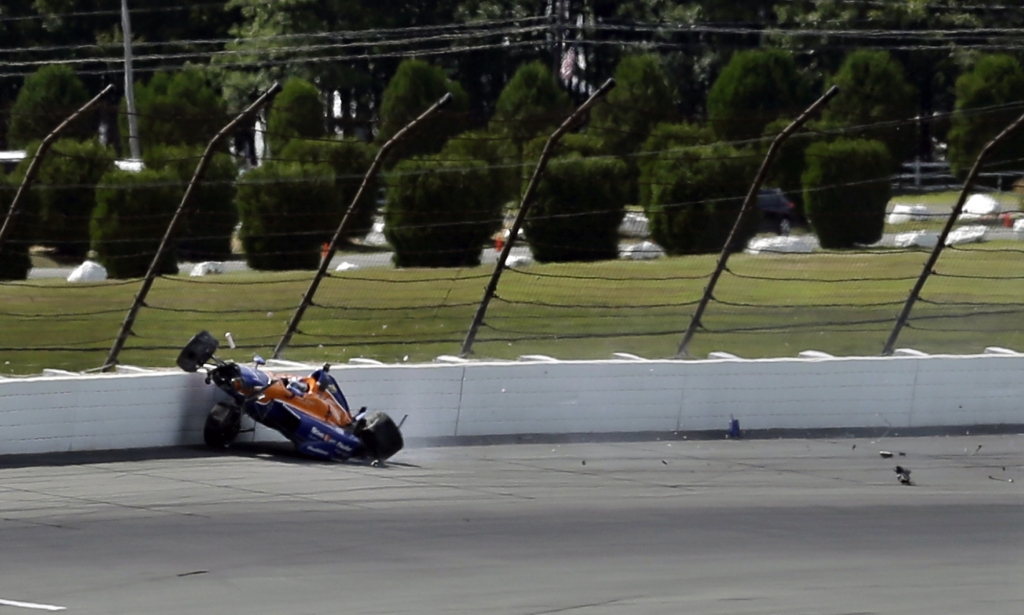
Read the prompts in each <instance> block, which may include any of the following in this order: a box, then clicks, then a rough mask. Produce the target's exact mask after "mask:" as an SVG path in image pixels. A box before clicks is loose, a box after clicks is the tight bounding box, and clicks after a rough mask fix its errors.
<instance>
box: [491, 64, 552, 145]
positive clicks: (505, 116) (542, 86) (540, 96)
mask: <svg viewBox="0 0 1024 615" xmlns="http://www.w3.org/2000/svg"><path fill="white" fill-rule="evenodd" d="M571 106H572V102H571V101H570V100H569V95H568V94H566V93H565V92H564V91H562V89H561V88H559V87H558V83H556V82H555V78H554V76H552V74H551V71H549V70H548V67H547V66H545V65H544V64H542V63H541V62H529V63H527V64H523V65H522V66H520V67H519V69H518V70H517V71H516V73H515V75H514V76H513V77H512V79H511V80H510V81H509V82H508V84H507V85H506V86H505V89H503V90H502V91H501V95H500V96H498V101H497V103H495V107H494V116H493V118H492V119H491V131H492V132H495V133H498V134H502V135H505V137H506V138H507V139H508V140H509V141H511V142H512V144H513V145H514V147H515V148H516V150H517V151H519V152H522V151H523V147H524V146H525V145H526V143H527V142H529V141H530V140H531V139H533V138H534V137H536V136H538V135H540V134H541V133H543V132H551V131H552V130H553V129H554V128H555V127H556V126H558V125H559V124H560V123H561V122H562V121H563V120H564V119H565V116H566V115H567V114H568V113H569V110H570V108H571Z"/></svg>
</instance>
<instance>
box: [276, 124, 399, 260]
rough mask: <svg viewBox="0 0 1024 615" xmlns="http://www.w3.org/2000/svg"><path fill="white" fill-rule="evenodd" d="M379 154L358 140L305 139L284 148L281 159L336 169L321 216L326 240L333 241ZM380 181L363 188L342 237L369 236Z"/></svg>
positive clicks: (321, 225) (350, 238) (346, 238)
mask: <svg viewBox="0 0 1024 615" xmlns="http://www.w3.org/2000/svg"><path fill="white" fill-rule="evenodd" d="M376 154H377V151H376V148H375V147H374V146H373V145H371V144H368V143H363V142H362V141H359V140H356V139H345V140H341V141H302V140H299V139H295V140H293V141H292V142H291V143H289V144H288V145H286V146H285V148H284V149H283V150H281V158H282V159H283V160H288V161H297V162H301V163H303V164H326V165H327V166H329V167H330V168H331V170H332V171H333V179H334V181H333V186H334V189H333V191H332V192H331V200H330V204H329V205H328V207H327V209H325V210H324V211H323V216H322V217H321V224H320V230H321V231H322V232H323V235H322V239H323V241H325V242H326V241H330V240H331V238H332V237H334V231H335V230H337V228H338V225H339V224H341V219H342V217H344V215H345V212H346V211H348V208H349V206H350V205H351V204H352V199H354V198H355V197H356V192H357V191H358V190H359V187H360V186H361V185H362V183H363V177H364V176H365V175H366V171H367V170H368V169H369V168H370V165H371V164H372V163H373V158H374V156H375V155H376ZM379 191H380V182H379V180H375V181H373V182H372V183H370V185H368V186H367V187H366V189H365V190H363V194H362V196H361V197H360V200H359V203H358V204H357V205H356V208H355V210H353V212H352V215H351V216H350V217H349V221H348V232H347V233H346V235H345V237H342V239H343V240H352V239H358V238H361V237H363V236H364V235H366V233H368V232H369V231H370V229H371V228H372V227H373V218H374V215H375V214H376V213H377V196H378V193H379Z"/></svg>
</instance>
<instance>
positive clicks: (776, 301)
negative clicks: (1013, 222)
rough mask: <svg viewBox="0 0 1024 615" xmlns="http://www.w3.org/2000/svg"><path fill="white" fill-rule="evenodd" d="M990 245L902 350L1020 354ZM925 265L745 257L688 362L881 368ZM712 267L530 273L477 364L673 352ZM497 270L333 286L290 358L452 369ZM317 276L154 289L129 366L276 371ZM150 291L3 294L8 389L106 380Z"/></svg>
mask: <svg viewBox="0 0 1024 615" xmlns="http://www.w3.org/2000/svg"><path fill="white" fill-rule="evenodd" d="M1019 246H1020V244H1018V243H1016V242H992V243H986V244H981V245H975V246H969V247H959V248H956V249H949V250H947V251H946V252H945V253H944V254H943V256H942V258H941V259H940V261H939V265H938V267H937V269H936V275H934V276H933V277H932V278H931V280H930V281H929V283H928V285H927V286H926V287H925V289H924V292H923V294H922V301H921V302H919V303H918V305H917V307H916V308H915V310H914V313H913V314H912V318H911V322H910V327H909V328H907V329H905V330H904V332H903V334H902V335H901V337H900V341H899V344H898V346H901V347H902V346H905V347H913V348H917V349H919V350H922V351H925V352H929V353H955V354H966V353H973V352H980V351H982V350H983V349H984V348H985V347H986V346H991V345H998V346H1006V347H1010V348H1016V349H1020V350H1024V330H1022V329H1024V328H1022V327H1021V326H1020V324H1019V323H1020V322H1021V313H1022V312H1024V307H1022V306H1024V249H1022V248H1020V247H1019ZM926 257H927V253H926V252H924V251H894V250H888V251H887V250H878V251H851V252H827V253H816V254H810V255H769V256H765V255H762V256H749V255H745V254H737V255H735V256H733V257H732V258H731V259H730V261H729V271H728V272H727V273H726V274H725V275H723V277H722V278H721V280H720V282H719V285H718V288H717V289H716V291H715V298H716V299H715V301H713V302H712V303H711V304H710V305H709V307H708V310H707V312H706V314H705V318H704V326H705V328H704V329H703V330H701V331H699V332H698V333H697V335H696V336H695V338H694V339H693V341H692V343H691V345H690V348H689V349H688V350H689V351H690V354H691V355H692V356H695V357H703V356H706V355H707V353H708V352H710V351H715V350H720V351H726V352H731V353H733V354H736V355H739V356H743V357H751V358H755V357H792V356H795V355H796V354H797V353H798V352H800V351H802V350H820V351H824V352H828V353H831V354H835V355H839V356H843V355H860V356H871V355H877V354H878V353H879V352H881V349H882V346H883V344H884V342H885V339H886V337H887V336H888V334H889V331H890V330H891V328H892V326H893V323H894V320H895V317H896V314H897V313H898V311H899V309H900V307H901V305H902V302H903V301H904V300H905V298H906V296H907V294H908V292H909V290H910V288H911V286H912V285H913V282H914V279H916V277H917V275H918V274H919V273H920V271H921V267H922V265H923V263H924V261H925V259H926ZM715 259H716V257H715V256H690V257H678V258H662V259H659V260H657V261H649V262H631V261H607V262H600V263H592V264H580V263H570V264H550V265H537V264H534V265H531V266H529V267H527V268H524V269H522V270H510V271H507V272H506V273H505V274H504V275H503V277H502V280H501V285H500V286H499V289H498V296H497V297H496V299H495V300H494V301H493V302H492V303H491V306H490V309H489V311H488V314H487V318H486V321H485V322H486V326H485V327H483V328H482V329H481V330H480V333H479V336H478V338H477V341H476V344H475V345H474V354H473V357H474V358H488V357H490V358H500V359H514V358H516V357H518V356H520V355H523V354H547V355H551V356H554V357H557V358H560V359H603V358H610V357H611V353H613V352H630V353H634V354H638V355H640V356H644V357H648V358H665V357H670V356H673V355H674V354H675V353H676V348H677V345H678V344H679V341H680V340H681V338H682V334H683V331H684V330H685V329H686V327H687V325H688V324H689V322H690V316H691V314H692V313H693V310H694V304H695V302H696V301H697V300H698V299H699V298H700V295H701V292H702V290H703V288H704V286H705V284H706V281H707V277H708V276H709V274H710V273H711V271H712V269H713V267H714V262H715ZM490 273H491V267H490V266H485V267H478V268H471V269H458V270H447V269H444V270H426V269H408V270H395V269H392V268H385V267H382V268H369V269H363V270H357V271H351V272H345V273H335V274H333V275H332V277H331V278H330V279H328V280H325V281H324V283H323V284H322V285H321V287H320V291H319V293H318V295H317V297H316V299H315V303H316V305H315V306H314V307H312V308H310V309H309V310H308V311H307V313H306V317H305V320H304V321H303V323H302V324H301V325H300V328H299V329H300V333H299V334H298V335H296V336H295V338H294V339H293V343H292V346H291V347H290V348H289V349H288V350H287V351H286V352H285V354H284V357H283V358H287V359H291V360H308V361H316V362H320V361H331V362H337V363H340V362H346V361H347V360H348V359H350V358H353V357H368V358H374V359H378V360H381V361H384V362H388V363H390V362H402V361H409V362H422V361H430V360H432V359H434V358H435V357H437V356H438V355H442V354H457V353H458V352H459V351H460V349H461V345H462V340H463V338H464V337H465V335H466V332H467V330H468V328H469V325H470V323H471V321H472V318H473V314H474V312H475V311H476V305H477V303H478V302H479V300H480V298H481V295H482V294H483V288H484V286H485V284H486V282H487V278H488V276H489V275H490ZM311 276H312V273H311V272H286V273H237V274H228V275H222V276H211V277H206V278H189V277H185V276H176V277H173V278H161V279H159V280H157V282H156V284H155V285H154V287H153V289H152V291H151V292H150V295H149V297H148V298H147V301H146V305H147V307H145V308H143V309H142V311H141V312H140V314H139V317H138V320H137V322H136V325H135V328H134V330H135V335H134V336H132V337H131V338H130V339H129V341H128V344H127V345H126V347H125V350H124V351H123V352H122V353H121V357H120V362H121V363H123V364H129V365H140V366H159V367H172V366H173V362H174V358H175V356H176V355H177V350H178V349H179V348H180V347H181V346H182V345H183V344H184V343H185V342H186V341H187V340H188V338H189V337H190V336H191V335H192V334H193V333H195V332H196V331H198V330H200V329H208V330H209V331H210V332H211V333H213V334H214V335H216V336H217V337H218V338H220V339H222V340H223V339H224V334H225V333H226V332H229V331H230V332H231V333H232V336H233V338H234V339H235V340H236V342H237V343H238V348H237V349H234V350H231V349H228V348H226V347H225V349H224V351H223V353H222V354H223V356H225V357H229V358H233V359H236V360H248V359H249V358H251V356H252V355H253V354H254V353H259V354H263V355H264V356H266V357H269V355H270V354H271V352H272V349H273V347H274V345H275V344H276V342H277V340H278V339H279V338H280V336H281V334H282V333H283V332H284V330H285V324H286V322H287V320H288V318H289V317H290V316H291V315H292V313H293V311H294V309H295V307H296V305H297V304H298V302H299V300H300V298H301V296H302V293H303V292H304V291H305V289H306V287H307V286H308V283H309V280H310V278H311ZM138 287H139V281H138V280H131V281H109V282H105V283H99V284H88V285H75V284H68V283H67V282H64V281H62V280H39V281H29V282H24V283H0V374H32V373H39V372H40V371H41V370H42V369H44V368H59V369H67V370H74V371H79V370H85V369H90V368H97V367H98V366H100V365H102V364H103V362H104V360H105V358H106V356H107V352H108V350H109V348H110V346H111V344H112V342H113V339H114V337H115V336H116V334H117V332H118V330H119V327H120V323H121V321H122V320H123V318H124V316H125V314H126V312H127V310H128V307H129V306H130V304H131V302H132V299H133V297H134V294H135V293H136V292H137V290H138Z"/></svg>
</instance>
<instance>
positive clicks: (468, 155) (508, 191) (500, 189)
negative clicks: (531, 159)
mask: <svg viewBox="0 0 1024 615" xmlns="http://www.w3.org/2000/svg"><path fill="white" fill-rule="evenodd" d="M441 158H444V159H446V160H451V161H453V162H454V161H459V160H466V161H472V160H482V161H484V162H486V163H487V167H488V174H489V176H490V177H489V179H488V180H487V181H488V185H489V186H490V187H491V190H493V191H494V193H495V198H497V199H498V200H499V201H501V202H502V203H508V202H509V201H513V200H516V199H518V198H519V187H520V186H519V184H520V181H519V179H520V176H521V173H520V169H519V168H517V167H516V166H515V164H514V163H515V161H516V160H518V154H517V153H516V152H515V150H514V149H513V146H512V144H511V143H510V142H509V141H508V140H506V139H502V138H501V137H499V136H498V135H496V134H494V133H492V132H489V131H487V130H471V131H467V132H464V133H462V134H460V135H456V136H455V137H452V138H451V139H449V141H448V142H447V143H445V145H444V149H442V150H441Z"/></svg>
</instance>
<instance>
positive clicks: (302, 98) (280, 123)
mask: <svg viewBox="0 0 1024 615" xmlns="http://www.w3.org/2000/svg"><path fill="white" fill-rule="evenodd" d="M267 132H268V133H269V135H268V136H269V137H270V140H271V142H273V143H277V144H280V145H284V144H286V143H288V142H289V141H291V140H292V139H296V138H298V139H322V138H324V136H326V134H327V131H326V130H325V127H324V105H323V103H322V102H321V101H320V92H319V91H317V89H316V86H315V85H313V84H312V83H310V82H308V81H306V80H305V79H300V78H298V77H291V78H290V79H288V81H285V82H284V86H283V87H282V88H281V91H280V92H278V94H277V96H275V97H274V103H273V105H272V106H271V107H270V114H269V117H268V119H267ZM280 145H279V146H278V148H277V149H279V148H280Z"/></svg>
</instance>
